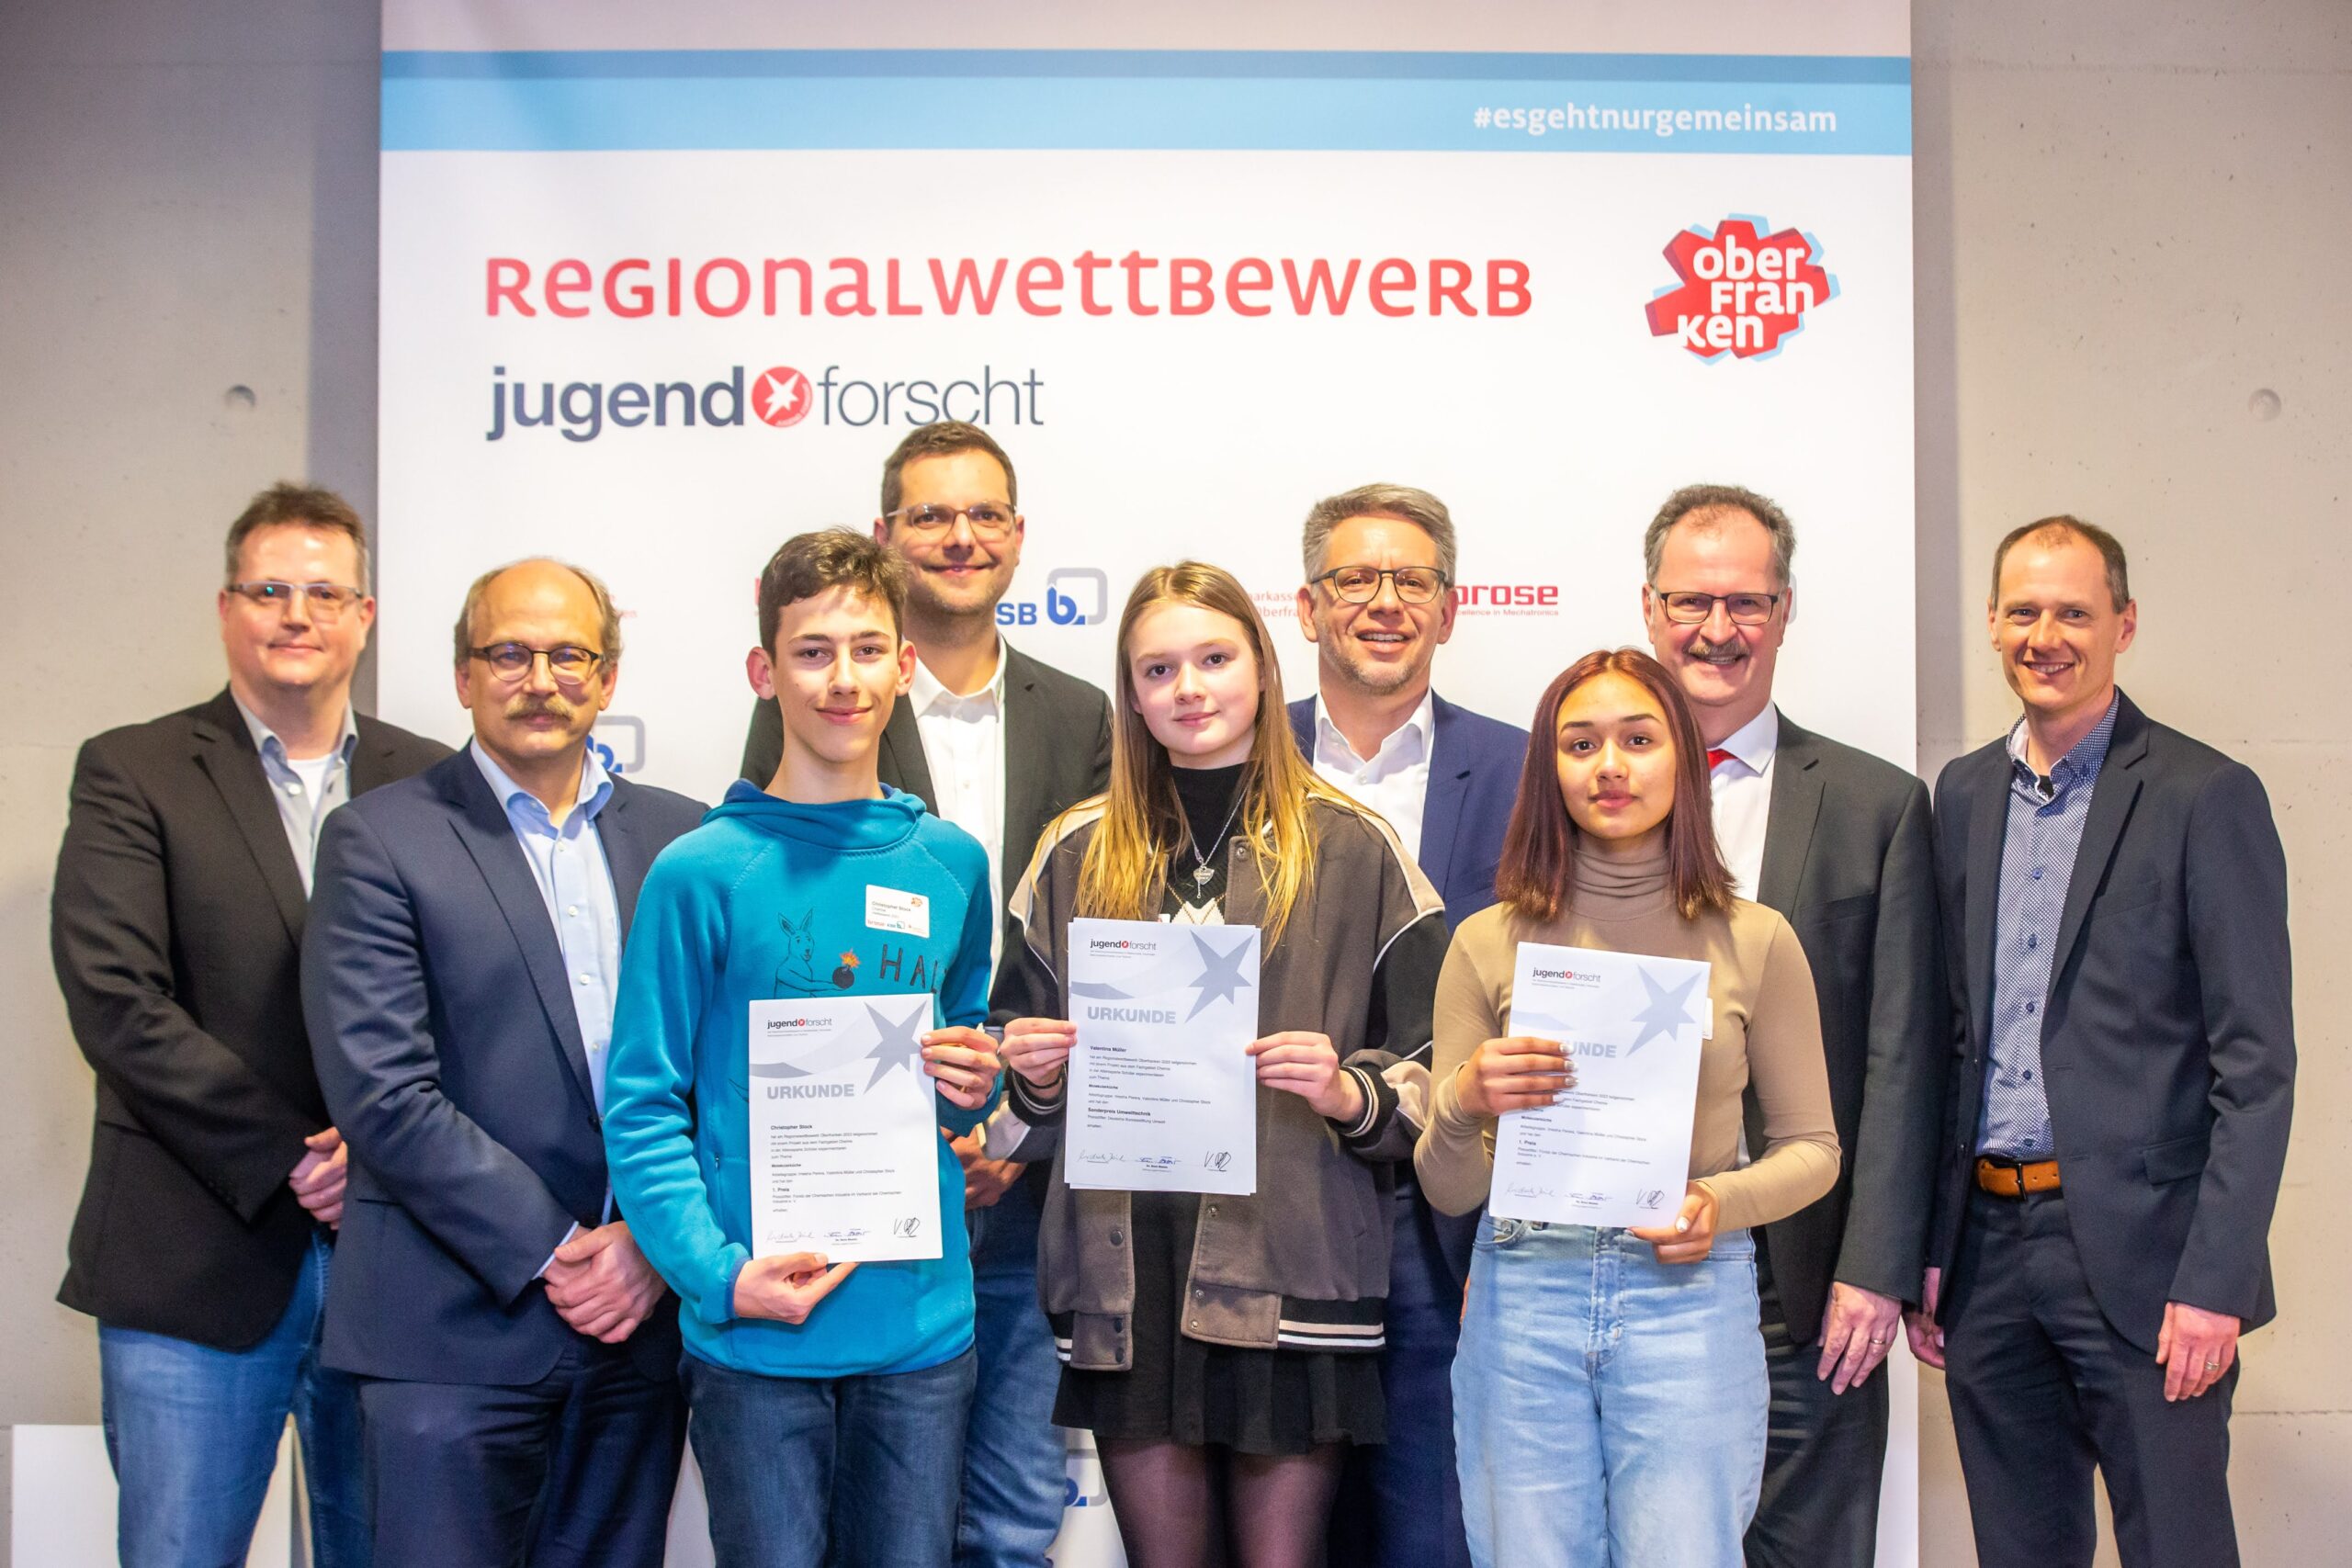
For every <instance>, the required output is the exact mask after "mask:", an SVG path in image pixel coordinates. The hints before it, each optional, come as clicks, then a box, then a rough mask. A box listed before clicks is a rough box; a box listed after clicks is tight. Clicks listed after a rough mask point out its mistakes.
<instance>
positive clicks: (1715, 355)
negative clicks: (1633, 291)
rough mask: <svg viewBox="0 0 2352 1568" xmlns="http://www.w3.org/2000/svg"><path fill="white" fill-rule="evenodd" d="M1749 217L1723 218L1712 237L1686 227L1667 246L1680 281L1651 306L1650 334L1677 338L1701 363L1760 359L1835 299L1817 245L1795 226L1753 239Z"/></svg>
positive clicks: (1778, 348) (1755, 227) (1832, 281)
mask: <svg viewBox="0 0 2352 1568" xmlns="http://www.w3.org/2000/svg"><path fill="white" fill-rule="evenodd" d="M1762 227H1763V225H1762V224H1761V223H1760V222H1758V220H1755V219H1752V218H1726V219H1724V221H1723V223H1722V225H1721V226H1720V227H1718V228H1717V229H1716V230H1715V231H1714V232H1713V233H1712V234H1711V233H1709V232H1708V231H1705V230H1703V229H1685V230H1683V231H1682V232H1680V233H1679V234H1677V235H1676V236H1674V242H1673V243H1671V244H1669V245H1668V246H1667V247H1666V259H1667V260H1668V262H1669V263H1671V264H1672V265H1673V267H1674V270H1675V272H1676V273H1677V274H1679V276H1681V278H1682V283H1681V286H1680V287H1679V288H1661V289H1659V290H1658V291H1657V298H1656V299H1652V300H1651V301H1650V303H1649V318H1650V335H1651V336H1653V337H1674V338H1679V340H1680V341H1681V344H1682V346H1683V347H1684V348H1687V349H1689V350H1690V351H1691V353H1693V354H1695V355H1698V356H1699V357H1700V358H1702V359H1705V360H1709V361H1713V360H1717V359H1721V358H1722V357H1723V356H1724V354H1725V353H1726V352H1728V353H1730V354H1731V355H1733V356H1734V357H1735V358H1738V359H1757V358H1761V357H1764V356H1767V355H1774V354H1778V353H1779V352H1780V351H1781V339H1783V338H1785V337H1788V336H1790V335H1791V334H1792V333H1796V332H1798V331H1800V330H1801V329H1802V328H1803V327H1804V318H1805V313H1806V312H1807V311H1809V310H1812V309H1813V308H1814V307H1815V306H1816V305H1819V304H1821V303H1822V302H1823V301H1825V300H1828V299H1836V298H1837V297H1838V280H1837V279H1836V278H1834V277H1831V276H1829V275H1828V274H1827V273H1826V272H1824V271H1823V270H1822V269H1821V267H1820V266H1819V265H1817V264H1816V260H1815V257H1816V247H1815V244H1814V243H1813V241H1812V240H1811V239H1810V238H1809V237H1807V236H1806V235H1804V234H1803V233H1801V232H1799V231H1797V230H1794V229H1782V230H1781V231H1778V232H1777V233H1773V234H1768V235H1765V236H1764V237H1762V238H1760V239H1759V238H1758V234H1757V231H1758V230H1759V229H1760V228H1762Z"/></svg>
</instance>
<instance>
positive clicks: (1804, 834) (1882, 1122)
mask: <svg viewBox="0 0 2352 1568" xmlns="http://www.w3.org/2000/svg"><path fill="white" fill-rule="evenodd" d="M1643 553H1644V564H1645V568H1646V572H1647V580H1646V581H1645V582H1644V584H1643V587H1642V615H1643V618H1644V620H1645V623H1646V625H1647V626H1648V630H1649V637H1650V646H1651V648H1652V649H1654V650H1655V651H1656V652H1657V658H1658V661H1659V662H1660V663H1662V664H1664V665H1665V666H1666V668H1667V669H1668V671H1671V672H1672V673H1673V675H1674V678H1675V682H1676V683H1677V684H1678V685H1679V686H1680V687H1681V688H1682V692H1683V694H1684V695H1685V696H1687V697H1688V698H1689V699H1690V700H1691V712H1692V714H1693V716H1696V717H1697V719H1698V721H1699V731H1700V734H1701V736H1702V738H1703V739H1705V741H1706V743H1707V746H1708V748H1709V750H1708V753H1707V756H1708V761H1709V764H1710V779H1711V783H1712V784H1713V795H1714V818H1715V838H1716V840H1717V842H1718V843H1719V844H1720V845H1721V846H1722V849H1723V852H1724V860H1725V861H1726V862H1727V863H1728V864H1729V865H1730V868H1731V872H1732V875H1733V878H1734V880H1735V881H1736V884H1737V888H1738V892H1739V896H1740V897H1743V898H1752V899H1754V900H1755V901H1757V902H1758V903H1759V904H1764V905H1767V906H1769V907H1770V908H1774V909H1777V910H1779V911H1780V912H1781V914H1782V915H1784V916H1786V917H1787V919H1788V921H1789V923H1790V924H1791V925H1792V926H1793V927H1794V928H1795V929H1796V933H1797V940H1798V942H1799V943H1800V944H1801V945H1802V946H1803V947H1804V954H1805V958H1806V960H1807V961H1808V962H1809V963H1810V964H1811V965H1812V968H1813V983H1814V989H1815V994H1816V996H1817V998H1818V999H1819V1001H1820V1004H1821V1035H1822V1046H1823V1050H1824V1052H1825V1054H1826V1057H1827V1061H1828V1067H1829V1097H1830V1104H1831V1110H1832V1112H1833V1114H1834V1117H1835V1120H1836V1122H1837V1126H1838V1145H1839V1146H1840V1147H1841V1148H1843V1149H1844V1150H1845V1151H1846V1153H1845V1158H1844V1159H1843V1160H1842V1161H1841V1162H1840V1167H1839V1169H1838V1184H1837V1186H1835V1187H1834V1188H1832V1189H1831V1190H1830V1192H1829V1195H1828V1196H1827V1197H1826V1198H1823V1199H1821V1200H1820V1201H1818V1202H1815V1203H1814V1204H1812V1205H1810V1206H1809V1207H1806V1208H1804V1209H1801V1210H1799V1211H1798V1212H1797V1213H1793V1214H1792V1215H1790V1216H1789V1217H1788V1218H1786V1219H1784V1220H1780V1221H1776V1222H1774V1223H1773V1224H1770V1225H1767V1226H1765V1227H1764V1230H1763V1233H1762V1242H1761V1244H1760V1245H1759V1246H1758V1247H1757V1249H1756V1263H1757V1286H1758V1294H1759V1296H1760V1297H1761V1304H1762V1307H1763V1328H1764V1345H1765V1365H1766V1367H1767V1369H1768V1371H1769V1372H1770V1377H1771V1380H1772V1424H1771V1429H1770V1435H1769V1437H1768V1439H1767V1446H1766V1450H1765V1461H1764V1488H1763V1493H1762V1495H1761V1496H1760V1498H1759V1499H1758V1504H1757V1509H1756V1517H1755V1519H1754V1520H1753V1521H1752V1522H1751V1523H1750V1524H1749V1526H1748V1529H1747V1541H1746V1550H1747V1561H1748V1562H1750V1563H1751V1564H1755V1565H1756V1568H1838V1565H1841V1564H1851V1565H1853V1568H1868V1564H1869V1563H1870V1562H1871V1561H1872V1560H1873V1558H1874V1557H1875V1555H1876V1552H1877V1543H1878V1494H1879V1478H1880V1472H1881V1470H1882V1469H1883V1466H1884V1463H1885V1459H1886V1438H1887V1419H1888V1407H1887V1388H1886V1380H1885V1379H1884V1378H1882V1377H1876V1376H1874V1375H1873V1374H1874V1373H1875V1372H1876V1371H1877V1370H1878V1367H1879V1363H1880V1362H1882V1361H1883V1360H1884V1359H1886V1356H1887V1353H1888V1351H1890V1350H1891V1349H1892V1348H1894V1340H1895V1337H1896V1336H1897V1335H1898V1334H1899V1333H1901V1331H1902V1330H1901V1327H1900V1324H1901V1318H1902V1311H1903V1307H1904V1304H1905V1303H1909V1302H1917V1300H1918V1299H1919V1292H1920V1280H1921V1274H1922V1269H1923V1268H1924V1249H1925V1246H1926V1239H1927V1225H1928V1206H1929V1201H1930V1187H1929V1182H1930V1178H1931V1175H1932V1172H1933V1161H1934V1146H1935V1136H1936V1108H1937V1105H1938V1102H1939V1094H1940V1080H1939V1074H1940V1071H1941V1060H1942V1056H1941V1053H1942V1049H1943V1043H1944V1039H1945V1035H1944V1027H1945V1025H1944V1019H1945V1012H1944V1007H1945V998H1944V988H1943V987H1944V979H1943V971H1942V967H1941V961H1940V953H1939V947H1938V940H1939V939H1938V934H1937V920H1936V888H1935V871H1934V848H1933V841H1932V838H1931V831H1930V827H1931V825H1930V816H1929V809H1928V792H1927V789H1926V786H1924V785H1923V784H1920V782H1919V781H1918V780H1917V779H1916V778H1914V777H1912V776H1911V775H1910V774H1909V773H1905V772H1904V771H1903V770H1902V769H1900V768H1898V767H1895V766H1894V764H1893V763H1890V762H1886V761H1882V760H1880V759H1878V758H1876V757H1872V756H1871V755H1869V754H1868V753H1867V752H1863V751H1860V750H1855V749H1854V748H1853V747H1850V746H1843V745H1840V744H1838V742H1837V741H1835V740H1831V739H1827V738H1826V737H1825V736H1820V735H1815V734H1814V733H1813V732H1812V731H1810V730H1807V729H1804V728H1799V727H1798V726H1797V725H1796V724H1795V723H1794V722H1792V720H1790V719H1789V718H1788V717H1787V716H1784V715H1783V714H1781V711H1780V709H1779V708H1777V707H1776V706H1774V705H1773V703H1772V676H1773V672H1774V670H1775V668H1776V666H1777V665H1778V663H1779V660H1780V652H1781V639H1782V638H1783V637H1786V636H1787V635H1788V629H1789V623H1790V621H1791V620H1792V618H1793V617H1794V615H1795V614H1796V599H1797V596H1796V583H1795V581H1794V579H1793V578H1792V575H1791V566H1792V560H1793V558H1794V557H1795V554H1796V530H1795V528H1794V527H1793V526H1792V525H1791V524H1790V522H1789V519H1788V514H1787V513H1784V512H1782V511H1781V508H1780V507H1778V506H1777V505H1775V504H1773V502H1770V500H1768V499H1766V498H1765V497H1763V496H1760V495H1758V494H1757V493H1756V492H1754V491H1748V490H1743V489H1740V488H1739V487H1737V486H1736V485H1691V486H1687V487H1685V488H1684V489H1682V490H1679V491H1675V492H1674V494H1672V495H1671V496H1669V497H1668V498H1667V502H1666V504H1665V505H1664V506H1662V507H1660V508H1659V509H1658V513H1657V516H1656V517H1655V518H1653V519H1652V520H1651V523H1650V525H1649V531H1648V533H1647V535H1646V536H1645V538H1644V540H1643ZM1762 1127H1763V1112H1762V1110H1761V1108H1760V1107H1759V1106H1758V1104H1757V1102H1756V1099H1755V1096H1754V1095H1753V1093H1751V1094H1750V1095H1749V1097H1748V1102H1747V1136H1748V1144H1749V1146H1750V1147H1751V1148H1760V1147H1762V1137H1761V1130H1762Z"/></svg>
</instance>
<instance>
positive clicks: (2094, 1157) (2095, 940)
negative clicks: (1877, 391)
mask: <svg viewBox="0 0 2352 1568" xmlns="http://www.w3.org/2000/svg"><path fill="white" fill-rule="evenodd" d="M1986 611H1987V618H1988V620H1989V621H1990V623H1991V629H1992V635H1993V645H1994V647H1995V648H1996V649H1997V650H1998V651H1999V653H2000V655H2001V669H2002V673H2003V674H2004V675H2005V676H2007V680H2008V682H2009V686H2010V688H2011V689H2012V690H2014V691H2015V692H2016V693H2017V694H2018V698H2019V699H2020V700H2021V702H2022V703H2023V705H2024V708H2025V712H2024V715H2023V716H2022V717H2021V718H2020V719H2019V720H2018V723H2017V724H2016V725H2015V726H2014V727H2012V728H2011V729H2010V731H2009V733H2008V735H2007V737H2006V738H2004V739H2000V740H1996V741H1994V742H1993V743H1992V744H1990V745H1988V746H1985V747H1982V748H1980V749H1978V750H1974V751H1972V752H1970V753H1969V754H1968V755H1966V756H1964V757H1962V758H1960V759H1958V760H1957V761H1954V762H1952V763H1951V766H1949V767H1947V768H1946V769H1945V770H1944V772H1943V775H1942V777H1941V778H1939V780H1938V781H1937V783H1936V868H1937V879H1938V881H1939V885H1940V887H1941V897H1942V907H1943V918H1944V931H1945V940H1946V945H1947V949H1948V951H1949V953H1950V954H1951V958H1950V966H1951V972H1952V975H1953V977H1954V979H1955V981H1956V982H1957V984H1956V986H1955V987H1954V998H1953V1008H1954V1013H1955V1016H1954V1020H1953V1024H1954V1027H1953V1030H1952V1033H1951V1056H1950V1057H1949V1065H1950V1073H1951V1077H1950V1083H1951V1093H1950V1110H1951V1115H1950V1118H1949V1122H1948V1128H1947V1132H1946V1136H1945V1140H1944V1145H1943V1151H1942V1152H1943V1161H1942V1166H1941V1168H1940V1169H1939V1172H1938V1174H1937V1188H1936V1199H1937V1201H1936V1210H1935V1225H1934V1230H1933V1232H1932V1235H1931V1241H1930V1247H1929V1251H1928V1259H1929V1262H1930V1263H1931V1264H1932V1265H1933V1267H1931V1268H1930V1269H1928V1277H1927V1293H1926V1299H1925V1301H1924V1302H1923V1303H1921V1310H1920V1311H1918V1312H1917V1313H1916V1314H1912V1318H1911V1325H1910V1327H1911V1343H1912V1347H1913V1348H1914V1349H1915V1350H1916V1351H1917V1353H1918V1355H1919V1358H1920V1359H1922V1360H1925V1361H1928V1362H1929V1363H1930V1364H1932V1365H1937V1366H1941V1367H1943V1368H1944V1369H1945V1371H1946V1373H1947V1382H1948V1385H1949V1387H1950V1390H1951V1414H1952V1428H1953V1431H1954V1434H1955V1435H1956V1436H1957V1437H1958V1438H1959V1441H1960V1461H1961V1469H1962V1473H1963V1474H1964V1475H1965V1477H1966V1478H1967V1483H1968V1503H1969V1512H1970V1514H1971V1515H1972V1517H1973V1521H1974V1524H1975V1531H1976V1553H1977V1561H1978V1562H1981V1563H1984V1564H1985V1568H2008V1565H2011V1564H2018V1565H2022V1564H2028V1563H2032V1564H2050V1565H2053V1568H2064V1565H2075V1564H2079V1565H2083V1568H2087V1565H2088V1564H2089V1562H2090V1561H2091V1557H2092V1553H2093V1551H2094V1549H2095V1547H2096V1545H2097V1536H2096V1518H2095V1515H2094V1513H2093V1508H2092V1486H2091V1472H2092V1469H2093V1467H2094V1466H2096V1467H2097V1469H2098V1471H2099V1472H2100V1474H2101V1475H2102V1477H2103V1478H2104V1479H2105V1481H2106V1483H2107V1493H2108V1497H2109V1501H2110V1502H2111V1503H2112V1505H2113V1506H2114V1515H2115V1535H2116V1545H2117V1548H2118V1550H2119V1553H2120V1556H2121V1558H2122V1560H2123V1562H2124V1564H2125V1568H2163V1565H2167V1564H2178V1565H2180V1568H2189V1565H2190V1564H2194V1565H2196V1568H2226V1565H2228V1564H2232V1563H2234V1562H2237V1561H2238V1551H2237V1536H2236V1530H2235V1529H2234V1527H2233V1521H2232V1518H2231V1512H2230V1493H2229V1440H2230V1438H2229V1420H2230V1397H2231V1394H2232V1392H2233V1390H2234V1388H2235V1387H2236V1384H2237V1348H2238V1337H2239V1335H2240V1334H2241V1333H2242V1332H2244V1331H2245V1330H2247V1329H2251V1328H2256V1327H2259V1326H2261V1325H2263V1324H2265V1323H2267V1322H2268V1321H2269V1320H2270V1319H2271V1317H2273V1316H2274V1315H2275V1314H2277V1311H2278V1306H2277V1303H2276V1301H2275V1300H2274V1298H2273V1295H2272V1291H2271V1281H2270V1255H2269V1240H2268V1238H2269V1233H2270V1217H2271V1211H2272V1208H2273V1206H2274V1205H2275V1203H2276V1201H2277V1200H2278V1181H2279V1177H2280V1173H2281V1171H2282V1169H2283V1168H2284V1166H2285V1163H2286V1157H2287V1134H2288V1124H2289V1122H2290V1117H2291V1114H2292V1111H2293V1100H2294V1077H2295V1040H2294V1017H2293V1011H2292V1001H2291V987H2290V971H2289V964H2288V954H2287V863H2286V855H2285V852H2283V851H2282V850H2281V848H2280V846H2279V842H2278V829H2277V828H2276V827H2275V826H2274V825H2273V824H2272V822H2271V818H2270V803H2269V800H2268V799H2267V797H2266V796H2265V795H2264V794H2263V789H2262V783H2261V781H2260V780H2259V779H2257V778H2256V777H2255V775H2254V773H2252V771H2251V770H2249V769H2248V768H2246V767H2245V765H2244V764H2243V763H2240V762H2235V761H2231V760H2230V759H2229V758H2227V757H2225V756H2223V755H2222V754H2221V753H2220V752H2219V751H2216V750H2213V749H2212V748H2211V747H2209V746H2204V745H2200V744H2199V742H2197V741H2195V740H2192V739H2189V738H2188V736H2186V735H2183V734H2181V733H2180V732H2179V731H2178V730H2175V729H2168V728H2165V726H2163V725H2161V724H2157V723H2155V722H2154V721H2153V720H2151V719H2150V718H2149V717H2148V716H2146V715H2145V714H2143V713H2142V712H2141V711H2140V709H2139V707H2138V706H2137V705H2134V704H2133V703H2132V701H2131V698H2129V697H2127V696H2125V695H2124V694H2122V693H2121V692H2120V691H2119V690H2118V689H2117V687H2116V684H2115V663H2116V659H2117V656H2118V655H2120V654H2121V653H2122V652H2123V650H2124V649H2128V648H2129V647H2131V639H2132V637H2133V636H2134V635H2135V633H2136V632H2137V630H2138V626H2139V606H2138V605H2137V604H2134V603H2133V601H2132V599H2131V585H2130V581H2129V579H2128V577H2127V574H2126V570H2125V561H2124V555H2123V547H2122V546H2121V545H2120V544H2119V543H2117V542H2116V539H2115V537H2114V536H2112V535H2110V534H2109V533H2108V532H2107V531H2106V530H2104V529H2102V528H2098V527H2094V526H2093V525H2090V524H2087V523H2084V522H2081V521H2079V520H2077V519H2075V518H2073V517H2047V518H2043V519H2042V520H2041V521H2040V522H2038V523H2030V524H2027V525H2025V526H2023V527H2021V528H2018V529H2017V530H2016V531H2014V532H2013V533H2011V534H2010V535H2009V536H2008V537H2007V538H2006V539H2004V540H2002V541H2001V545H2000V547H1999V549H1998V551H1997V552H1996V554H1995V556H1994V562H1993V597H1992V599H1991V600H1990V601H1989V602H1988V603H1987V605H1986Z"/></svg>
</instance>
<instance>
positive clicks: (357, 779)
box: [345, 715, 393, 800]
mask: <svg viewBox="0 0 2352 1568" xmlns="http://www.w3.org/2000/svg"><path fill="white" fill-rule="evenodd" d="M358 723H359V743H358V744H357V745H356V746H354V747H353V748H352V749H351V783H350V787H349V789H348V790H347V791H346V792H345V793H346V795H347V796H348V797H349V798H350V799H353V800H356V799H358V798H359V797H360V796H361V795H366V794H367V793H368V791H369V790H371V789H374V788H375V787H376V786H377V785H378V784H390V783H391V782H392V751H393V746H392V742H391V738H390V737H389V736H387V735H386V734H385V733H384V728H383V726H381V725H379V724H378V723H377V722H376V721H375V720H374V719H372V718H368V717H367V716H365V715H362V716H360V718H359V720H358Z"/></svg>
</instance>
